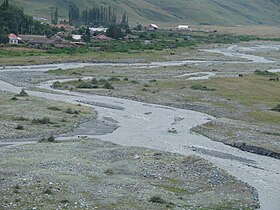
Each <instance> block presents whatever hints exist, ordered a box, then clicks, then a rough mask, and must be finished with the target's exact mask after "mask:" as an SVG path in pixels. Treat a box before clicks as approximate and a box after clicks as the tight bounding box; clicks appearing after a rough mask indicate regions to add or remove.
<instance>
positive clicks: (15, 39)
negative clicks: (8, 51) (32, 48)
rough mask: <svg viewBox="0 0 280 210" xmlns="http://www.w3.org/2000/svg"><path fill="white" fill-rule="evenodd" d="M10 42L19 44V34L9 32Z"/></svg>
mask: <svg viewBox="0 0 280 210" xmlns="http://www.w3.org/2000/svg"><path fill="white" fill-rule="evenodd" d="M8 38H9V44H18V43H19V41H20V40H21V39H20V38H19V37H18V36H17V35H15V34H9V35H8Z"/></svg>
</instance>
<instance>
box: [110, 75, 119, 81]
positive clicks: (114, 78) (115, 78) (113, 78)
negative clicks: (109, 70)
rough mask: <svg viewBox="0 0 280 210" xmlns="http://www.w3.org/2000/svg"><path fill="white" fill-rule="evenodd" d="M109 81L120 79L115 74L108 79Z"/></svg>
mask: <svg viewBox="0 0 280 210" xmlns="http://www.w3.org/2000/svg"><path fill="white" fill-rule="evenodd" d="M108 81H120V79H119V78H117V77H115V76H113V77H111V78H110V79H108Z"/></svg>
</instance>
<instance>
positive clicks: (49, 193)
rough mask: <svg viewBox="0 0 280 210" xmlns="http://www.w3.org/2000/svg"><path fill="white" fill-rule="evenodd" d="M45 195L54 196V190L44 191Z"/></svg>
mask: <svg viewBox="0 0 280 210" xmlns="http://www.w3.org/2000/svg"><path fill="white" fill-rule="evenodd" d="M44 194H48V195H51V194H52V190H51V189H46V190H45V191H44Z"/></svg>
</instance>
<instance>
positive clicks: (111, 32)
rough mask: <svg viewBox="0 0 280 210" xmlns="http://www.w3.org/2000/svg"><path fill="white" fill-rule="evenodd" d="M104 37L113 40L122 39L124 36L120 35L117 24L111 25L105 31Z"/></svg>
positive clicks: (120, 31)
mask: <svg viewBox="0 0 280 210" xmlns="http://www.w3.org/2000/svg"><path fill="white" fill-rule="evenodd" d="M106 35H107V36H108V37H111V38H114V39H119V38H122V37H124V34H123V33H122V29H121V27H120V26H119V25H117V24H113V25H111V26H110V27H109V28H108V29H107V31H106Z"/></svg>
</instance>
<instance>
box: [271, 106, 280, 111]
mask: <svg viewBox="0 0 280 210" xmlns="http://www.w3.org/2000/svg"><path fill="white" fill-rule="evenodd" d="M271 110H272V111H275V112H280V104H278V105H277V106H276V107H274V108H272V109H271Z"/></svg>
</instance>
